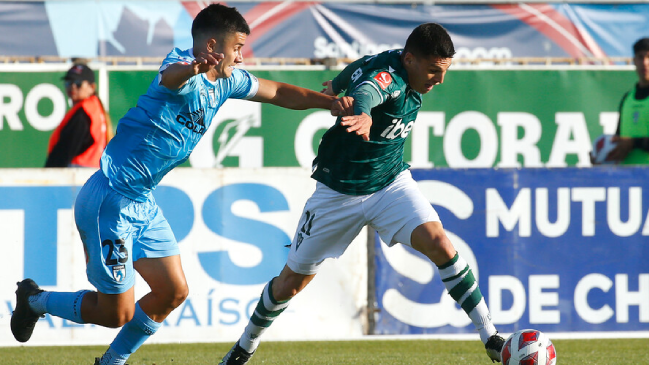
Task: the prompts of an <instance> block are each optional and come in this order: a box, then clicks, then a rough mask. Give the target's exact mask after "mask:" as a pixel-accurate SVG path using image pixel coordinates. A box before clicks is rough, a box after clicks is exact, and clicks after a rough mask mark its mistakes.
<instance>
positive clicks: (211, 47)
mask: <svg viewBox="0 0 649 365" xmlns="http://www.w3.org/2000/svg"><path fill="white" fill-rule="evenodd" d="M216 45H217V42H216V39H215V38H209V39H208V40H207V44H206V48H207V52H216Z"/></svg>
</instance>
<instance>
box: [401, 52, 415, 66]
mask: <svg viewBox="0 0 649 365" xmlns="http://www.w3.org/2000/svg"><path fill="white" fill-rule="evenodd" d="M414 57H415V56H414V55H413V54H412V53H410V52H406V53H405V54H404V55H403V63H404V64H405V65H407V66H410V65H412V61H413V58H414Z"/></svg>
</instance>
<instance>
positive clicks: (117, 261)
mask: <svg viewBox="0 0 649 365" xmlns="http://www.w3.org/2000/svg"><path fill="white" fill-rule="evenodd" d="M133 203H134V201H132V200H130V199H128V198H126V197H124V196H122V195H121V194H118V193H117V192H115V191H114V190H113V189H111V188H110V186H108V180H107V179H106V178H105V177H104V176H103V174H102V173H101V172H97V173H95V174H94V175H93V176H92V177H91V178H90V179H89V180H88V181H87V182H86V184H85V185H84V186H83V188H82V189H81V191H80V192H79V195H78V196H77V199H76V202H75V222H76V225H77V229H78V230H79V235H80V236H81V240H82V242H83V245H84V249H85V251H86V255H87V265H86V273H87V275H88V281H90V283H91V284H92V285H94V286H95V288H97V290H98V291H99V292H101V293H104V294H121V293H124V292H126V291H127V290H129V289H130V288H131V287H132V286H133V284H134V280H135V276H134V271H133V261H132V259H131V252H132V249H133V232H135V231H136V230H137V228H136V227H134V225H133V224H132V220H131V218H129V216H128V215H129V214H128V210H129V206H130V205H131V204H133Z"/></svg>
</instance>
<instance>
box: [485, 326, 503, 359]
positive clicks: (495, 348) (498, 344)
mask: <svg viewBox="0 0 649 365" xmlns="http://www.w3.org/2000/svg"><path fill="white" fill-rule="evenodd" d="M504 345H505V339H504V338H502V337H500V335H498V333H497V332H496V334H495V335H492V336H491V337H489V339H488V340H487V343H486V344H485V345H484V348H485V350H487V355H488V356H489V358H490V359H491V362H501V358H500V351H502V349H503V346H504Z"/></svg>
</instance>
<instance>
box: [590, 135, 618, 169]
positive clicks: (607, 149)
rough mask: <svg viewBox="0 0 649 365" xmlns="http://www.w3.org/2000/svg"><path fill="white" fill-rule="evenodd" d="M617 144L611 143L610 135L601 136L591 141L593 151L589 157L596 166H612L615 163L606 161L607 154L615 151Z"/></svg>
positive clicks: (611, 137)
mask: <svg viewBox="0 0 649 365" xmlns="http://www.w3.org/2000/svg"><path fill="white" fill-rule="evenodd" d="M615 146H617V143H614V142H613V136H612V135H610V134H602V135H601V136H599V137H597V138H596V139H595V141H593V149H592V150H591V151H590V155H591V156H592V157H593V159H594V160H595V163H597V164H614V163H615V161H606V158H607V157H608V154H609V153H611V151H613V149H615Z"/></svg>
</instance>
